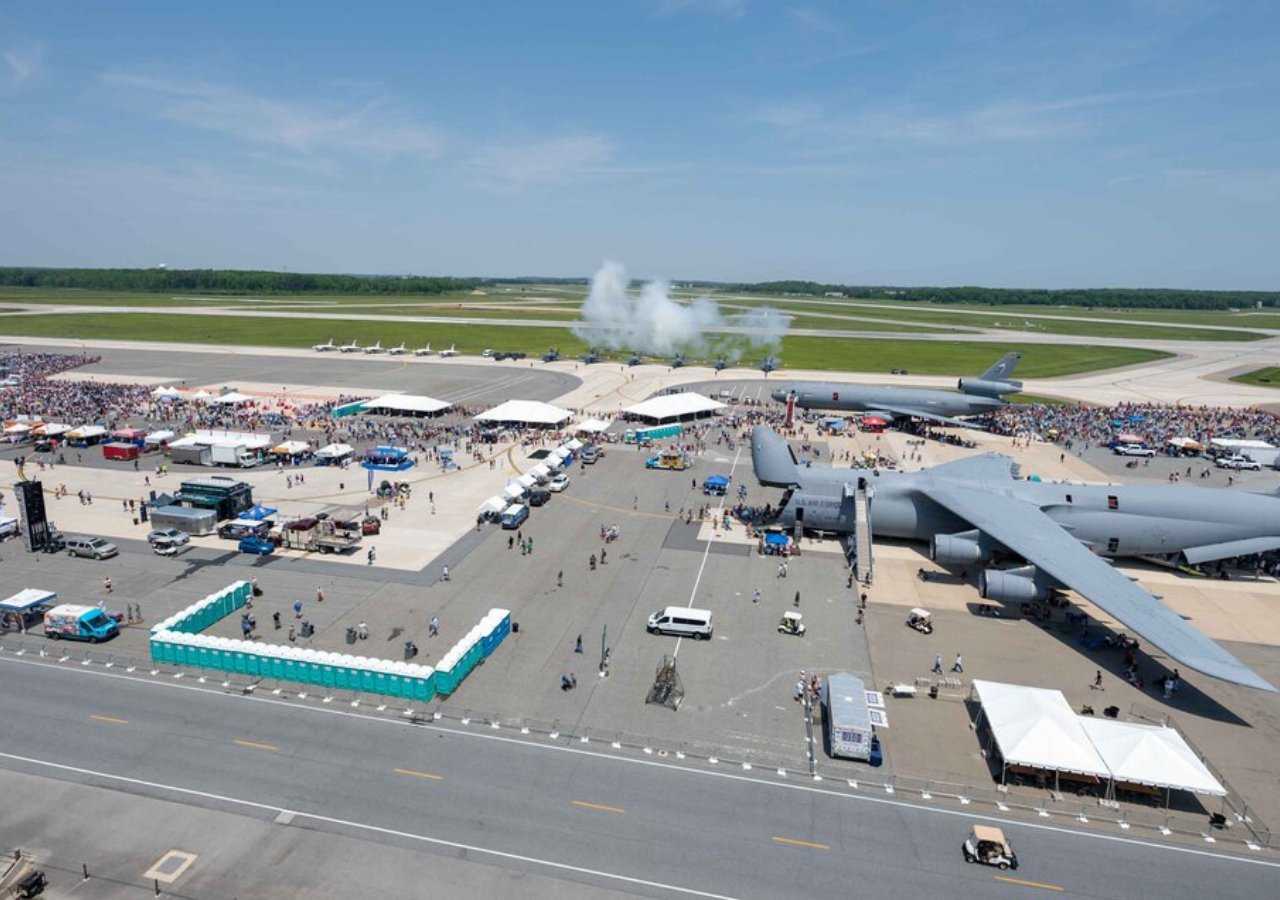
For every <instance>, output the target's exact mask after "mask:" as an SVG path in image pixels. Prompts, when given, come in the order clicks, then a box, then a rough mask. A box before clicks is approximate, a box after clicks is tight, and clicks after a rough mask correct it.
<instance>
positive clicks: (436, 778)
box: [395, 769, 444, 781]
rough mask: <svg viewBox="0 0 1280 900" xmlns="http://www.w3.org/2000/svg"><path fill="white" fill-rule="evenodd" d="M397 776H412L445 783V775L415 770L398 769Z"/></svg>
mask: <svg viewBox="0 0 1280 900" xmlns="http://www.w3.org/2000/svg"><path fill="white" fill-rule="evenodd" d="M395 771H396V774H397V775H412V776H413V777H414V778H426V779H429V780H431V781H443V780H444V776H443V775H431V774H428V773H427V772H415V771H413V769H396V770H395Z"/></svg>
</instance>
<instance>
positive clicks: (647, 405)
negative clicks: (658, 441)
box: [622, 391, 724, 422]
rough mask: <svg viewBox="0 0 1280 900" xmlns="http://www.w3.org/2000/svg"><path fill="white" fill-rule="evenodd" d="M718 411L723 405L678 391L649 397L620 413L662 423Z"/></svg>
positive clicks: (698, 395)
mask: <svg viewBox="0 0 1280 900" xmlns="http://www.w3.org/2000/svg"><path fill="white" fill-rule="evenodd" d="M718 409H724V404H723V403H721V402H720V401H718V400H712V399H711V398H710V397H704V396H702V395H701V394H696V393H694V392H693V391H680V392H679V393H676V394H664V395H663V396H661V397H651V398H650V399H648V400H645V401H644V402H643V403H637V404H636V405H635V406H628V407H625V408H624V409H623V410H622V411H623V412H624V413H627V414H628V415H632V416H639V417H640V418H642V419H652V420H653V421H655V422H663V421H666V420H667V419H678V418H680V417H681V416H696V415H699V414H701V413H709V412H715V411H716V410H718Z"/></svg>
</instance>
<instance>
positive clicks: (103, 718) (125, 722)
mask: <svg viewBox="0 0 1280 900" xmlns="http://www.w3.org/2000/svg"><path fill="white" fill-rule="evenodd" d="M89 718H90V719H94V720H96V721H98V722H110V723H111V724H113V725H128V724H129V720H128V719H116V718H114V717H112V716H90V717H89Z"/></svg>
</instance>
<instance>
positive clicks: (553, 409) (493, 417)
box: [475, 400, 570, 425]
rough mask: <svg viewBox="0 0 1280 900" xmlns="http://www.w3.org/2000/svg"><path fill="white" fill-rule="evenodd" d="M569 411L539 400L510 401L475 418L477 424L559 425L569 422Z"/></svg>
mask: <svg viewBox="0 0 1280 900" xmlns="http://www.w3.org/2000/svg"><path fill="white" fill-rule="evenodd" d="M569 415H570V414H569V410H567V409H561V408H560V407H558V406H552V405H551V404H550V403H542V402H540V401H537V400H508V401H507V402H506V403H500V404H498V405H497V406H495V407H494V408H493V409H491V410H489V411H488V412H482V413H480V415H478V416H476V417H475V420H476V421H477V422H521V423H523V424H525V425H559V424H561V423H563V422H567V421H568V420H569Z"/></svg>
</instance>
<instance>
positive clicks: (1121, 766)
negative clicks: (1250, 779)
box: [972, 679, 1227, 797]
mask: <svg viewBox="0 0 1280 900" xmlns="http://www.w3.org/2000/svg"><path fill="white" fill-rule="evenodd" d="M972 693H973V697H974V698H975V699H976V700H977V701H978V702H979V703H980V704H981V707H982V708H981V712H980V714H979V718H978V724H979V725H981V724H982V723H983V721H984V720H985V722H986V724H987V726H988V728H989V729H990V731H991V735H992V737H993V739H994V741H995V745H996V749H997V750H998V751H999V753H1000V759H1001V780H1002V781H1003V780H1004V776H1005V773H1006V772H1007V770H1008V767H1009V766H1026V767H1029V768H1033V769H1037V770H1044V771H1047V772H1052V773H1054V775H1055V778H1056V777H1057V775H1058V774H1059V773H1061V774H1065V775H1067V776H1071V775H1076V776H1085V777H1086V778H1091V779H1092V778H1096V779H1098V780H1099V781H1105V782H1106V783H1107V787H1108V791H1113V790H1114V789H1115V787H1116V786H1119V787H1122V788H1123V787H1124V786H1125V785H1143V786H1147V787H1152V788H1159V789H1162V790H1177V791H1190V792H1192V793H1196V794H1208V795H1211V796H1218V797H1220V796H1225V795H1226V793H1227V790H1226V788H1224V787H1223V785H1222V783H1221V782H1219V781H1218V779H1217V778H1216V777H1214V775H1213V773H1212V772H1210V771H1209V769H1208V767H1207V766H1206V765H1205V764H1204V763H1203V762H1202V761H1201V760H1200V757H1199V756H1197V755H1196V753H1195V751H1194V750H1192V749H1191V747H1190V746H1188V744H1187V742H1186V740H1185V739H1183V737H1182V735H1181V734H1179V733H1178V732H1177V731H1176V730H1175V729H1173V728H1165V727H1161V726H1158V725H1143V724H1141V723H1137V722H1120V721H1117V720H1114V719H1106V718H1101V719H1099V718H1095V717H1093V716H1081V715H1076V713H1075V712H1074V711H1073V710H1072V708H1071V705H1070V704H1069V703H1067V699H1066V698H1065V697H1064V696H1063V695H1062V693H1061V692H1060V691H1054V690H1048V689H1046V688H1034V687H1025V686H1023V685H1016V684H1001V683H999V682H995V681H980V680H977V679H975V680H974V682H973V691H972Z"/></svg>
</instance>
